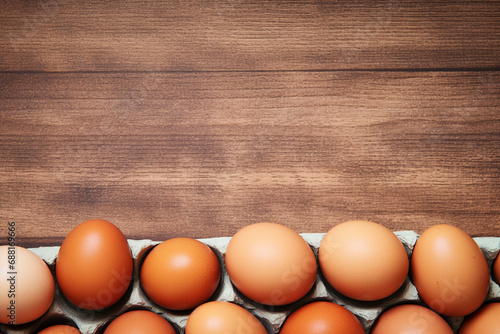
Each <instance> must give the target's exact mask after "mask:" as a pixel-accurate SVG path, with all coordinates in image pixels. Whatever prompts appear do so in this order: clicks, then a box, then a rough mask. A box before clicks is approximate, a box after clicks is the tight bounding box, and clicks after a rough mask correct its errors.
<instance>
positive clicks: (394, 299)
mask: <svg viewBox="0 0 500 334" xmlns="http://www.w3.org/2000/svg"><path fill="white" fill-rule="evenodd" d="M395 234H396V235H397V236H398V238H399V239H400V240H401V241H402V243H403V244H404V246H405V248H406V251H407V253H408V256H409V257H410V256H411V253H412V251H413V247H414V245H415V243H416V241H417V239H418V236H419V235H418V234H416V233H415V232H412V231H400V232H395ZM301 236H302V237H303V238H304V240H305V241H306V242H307V243H309V245H310V246H311V248H312V249H313V251H314V253H315V255H316V257H317V254H318V248H319V245H320V243H321V240H322V239H323V236H324V233H304V234H301ZM199 240H200V241H202V242H203V243H205V244H206V245H208V246H209V247H211V248H212V249H213V250H214V251H215V253H216V254H217V256H218V258H219V261H220V263H221V268H222V271H221V273H222V276H221V282H220V285H219V288H218V289H217V291H216V292H215V294H214V295H213V296H212V298H211V299H210V300H219V301H228V302H233V303H236V304H238V305H241V306H243V307H244V308H246V309H247V310H248V311H250V312H251V313H253V314H254V315H255V316H256V317H257V318H259V319H260V320H261V322H262V323H263V324H264V326H265V327H266V328H267V329H268V331H269V333H270V334H277V333H279V329H280V327H281V325H282V324H283V322H284V321H285V320H286V318H287V316H288V315H289V314H290V313H291V312H293V311H294V310H296V309H297V308H298V307H300V306H302V305H304V304H306V303H309V302H311V301H316V300H327V301H332V302H335V303H337V304H340V305H342V306H344V307H346V308H347V309H348V310H350V311H351V312H352V313H354V314H355V315H356V316H357V317H358V319H359V320H360V322H361V324H362V325H363V327H364V328H365V331H366V333H369V332H370V330H371V327H372V326H373V324H374V323H375V320H376V319H377V317H378V316H379V315H380V314H381V313H382V312H383V311H384V310H386V309H387V308H389V307H391V306H394V305H397V304H401V303H417V304H422V301H421V300H420V298H419V295H418V292H417V289H416V288H415V286H414V285H413V284H412V283H411V281H410V277H409V276H408V277H407V279H406V281H405V283H404V284H403V286H402V287H401V288H400V289H399V290H398V291H397V292H395V293H394V294H393V295H392V296H390V297H388V298H385V299H383V300H380V301H376V302H361V301H355V300H352V299H349V298H347V297H345V296H342V295H341V294H339V293H337V292H335V291H334V290H333V289H332V288H331V287H330V286H329V285H328V283H326V281H325V280H324V278H322V276H321V272H320V270H319V269H318V275H317V277H316V282H315V284H314V286H313V288H312V289H311V291H309V293H308V294H307V295H306V296H304V297H303V298H302V299H300V300H299V301H297V302H295V303H292V304H290V305H285V306H268V305H261V304H258V303H256V302H253V301H251V300H249V299H248V298H246V297H245V296H243V295H242V294H241V293H239V292H238V291H237V290H236V289H235V288H234V286H233V285H232V284H231V281H230V279H229V276H228V274H227V271H226V267H225V264H224V254H225V252H226V248H227V245H228V243H229V241H230V240H231V238H230V237H222V238H210V239H199ZM474 240H475V241H476V243H477V244H478V245H479V247H480V248H481V250H482V251H483V253H484V255H485V256H486V259H487V261H488V265H489V266H490V268H491V266H492V263H493V261H494V259H495V258H496V256H497V255H498V253H499V251H500V238H475V239H474ZM128 242H129V245H130V249H131V251H132V256H133V258H134V274H133V278H132V283H131V286H130V287H129V289H128V291H127V293H126V294H125V296H124V297H123V298H122V299H121V300H120V302H118V303H117V304H116V305H114V306H111V307H110V308H108V309H106V310H103V311H97V312H95V311H84V310H80V309H77V308H76V307H74V306H73V305H71V304H70V303H69V302H68V301H67V300H66V299H65V298H64V297H63V296H62V294H61V292H60V291H59V289H58V288H57V287H56V294H55V298H54V302H53V304H52V306H51V307H50V309H49V310H48V312H47V313H46V314H45V315H44V316H42V317H41V318H40V319H38V320H36V321H34V322H32V323H30V324H26V325H16V326H5V325H0V331H1V332H3V333H4V334H6V333H12V334H35V333H37V332H38V331H39V330H41V329H43V328H45V327H47V326H48V325H54V324H72V325H76V326H77V327H78V328H79V329H80V331H81V332H82V333H83V334H102V333H103V332H104V329H105V328H106V326H107V325H108V324H109V322H111V321H112V320H113V319H114V318H116V317H117V316H118V315H120V314H122V313H124V312H127V311H130V310H135V309H145V310H151V311H154V312H156V313H158V314H160V315H161V316H163V317H164V318H166V319H167V320H168V321H169V322H170V323H171V324H172V325H173V326H174V328H175V329H176V330H177V332H178V333H179V334H183V333H184V328H185V326H186V321H187V319H188V316H189V311H185V312H177V311H170V310H166V309H164V308H162V307H159V306H158V305H156V304H154V303H153V302H152V301H151V300H150V299H149V298H148V297H147V296H146V295H145V293H144V291H143V290H142V289H141V286H140V282H139V271H140V265H141V263H142V261H143V260H144V258H145V257H146V255H147V254H148V252H149V251H150V250H151V249H152V248H153V247H154V246H155V245H157V244H159V243H160V242H158V241H151V240H128ZM30 250H31V251H33V252H34V253H36V254H37V255H38V256H39V257H40V258H42V259H43V260H44V261H45V262H46V263H47V264H48V266H49V268H50V269H51V271H52V273H55V261H56V258H57V253H58V251H59V247H39V248H31V249H30ZM491 300H498V301H500V286H499V285H498V284H497V283H495V282H494V281H493V280H492V279H490V289H489V293H488V296H487V298H486V301H491ZM445 320H446V321H447V322H448V323H449V324H450V325H451V327H452V328H453V330H454V332H455V333H456V332H457V330H458V328H459V326H460V324H461V322H462V321H463V318H462V317H456V318H452V317H447V318H445Z"/></svg>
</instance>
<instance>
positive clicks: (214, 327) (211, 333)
mask: <svg viewBox="0 0 500 334" xmlns="http://www.w3.org/2000/svg"><path fill="white" fill-rule="evenodd" d="M221 333H245V334H268V332H267V330H266V328H265V327H264V325H262V323H261V322H260V321H259V320H258V319H257V318H256V317H255V316H254V315H253V314H251V313H250V312H249V311H247V310H246V309H244V308H243V307H241V306H238V305H236V304H233V303H229V302H222V301H213V302H208V303H205V304H202V305H200V306H198V307H197V308H196V309H195V310H194V311H193V312H192V313H191V315H190V316H189V318H188V320H187V323H186V331H185V334H221ZM105 334H107V333H105Z"/></svg>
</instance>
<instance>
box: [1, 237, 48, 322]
mask: <svg viewBox="0 0 500 334" xmlns="http://www.w3.org/2000/svg"><path fill="white" fill-rule="evenodd" d="M54 292H55V284H54V278H53V277H52V273H51V272H50V270H49V267H47V265H46V264H45V262H44V261H43V260H42V259H40V258H39V257H38V256H37V255H36V254H34V253H33V252H31V251H30V250H28V249H26V248H23V247H19V246H0V309H1V310H2V311H1V312H0V322H1V323H3V324H16V325H19V324H25V323H28V322H31V321H33V320H35V319H38V318H39V317H41V316H42V315H43V314H44V313H45V312H47V310H48V309H49V307H50V306H51V304H52V301H53V300H54Z"/></svg>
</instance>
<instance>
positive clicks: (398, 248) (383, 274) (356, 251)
mask: <svg viewBox="0 0 500 334" xmlns="http://www.w3.org/2000/svg"><path fill="white" fill-rule="evenodd" d="M318 260H319V265H320V268H321V272H322V274H323V275H324V277H325V279H326V280H327V282H328V283H329V284H330V285H331V286H332V288H333V289H335V290H337V291H338V292H340V293H341V294H343V295H345V296H347V297H349V298H353V299H357V300H361V301H374V300H379V299H382V298H385V297H388V296H390V295H392V294H393V293H394V292H396V291H397V290H398V289H399V288H400V287H401V286H402V285H403V283H404V282H405V280H406V277H407V276H408V269H409V260H408V255H407V253H406V250H405V248H404V245H403V244H402V243H401V241H400V240H399V239H398V237H397V236H396V235H395V234H394V233H393V232H392V231H391V230H389V229H388V228H386V227H384V226H382V225H380V224H378V223H375V222H370V221H348V222H344V223H341V224H339V225H336V226H334V227H333V228H332V229H330V230H329V231H328V232H327V233H326V234H325V236H324V238H323V240H322V241H321V243H320V246H319V252H318Z"/></svg>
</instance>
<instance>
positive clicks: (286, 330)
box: [279, 301, 365, 334]
mask: <svg viewBox="0 0 500 334" xmlns="http://www.w3.org/2000/svg"><path fill="white" fill-rule="evenodd" d="M279 333H280V334H332V333H349V334H365V330H364V329H363V326H362V325H361V323H360V322H359V320H358V318H356V316H355V315H354V314H352V313H351V312H350V311H349V310H347V309H346V308H344V307H342V306H340V305H337V304H334V303H331V302H327V301H317V302H312V303H309V304H306V305H304V306H302V307H300V308H299V309H297V310H296V311H294V312H293V313H292V314H291V315H290V316H289V317H288V318H287V319H286V320H285V323H284V324H283V326H282V327H281V330H280V332H279Z"/></svg>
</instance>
